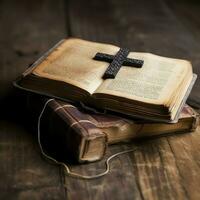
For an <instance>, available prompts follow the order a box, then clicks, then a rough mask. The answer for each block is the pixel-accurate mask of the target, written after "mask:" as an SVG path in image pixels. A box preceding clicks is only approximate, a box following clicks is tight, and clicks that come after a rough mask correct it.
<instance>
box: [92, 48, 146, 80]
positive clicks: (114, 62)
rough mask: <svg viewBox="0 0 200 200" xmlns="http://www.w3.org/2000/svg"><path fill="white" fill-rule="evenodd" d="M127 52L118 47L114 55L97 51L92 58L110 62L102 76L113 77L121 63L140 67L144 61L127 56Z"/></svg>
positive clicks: (104, 77) (105, 77)
mask: <svg viewBox="0 0 200 200" xmlns="http://www.w3.org/2000/svg"><path fill="white" fill-rule="evenodd" d="M128 54H129V50H128V49H123V48H120V49H119V51H118V52H117V54H116V55H114V56H113V55H110V54H105V53H97V54H96V55H95V57H94V58H93V59H94V60H99V61H105V62H109V63H110V65H109V66H108V68H107V69H106V71H105V73H104V75H103V77H102V78H103V79H107V78H115V76H116V75H117V73H118V71H119V70H120V68H121V66H122V65H125V66H131V67H137V68H141V67H142V65H143V63H144V61H143V60H138V59H132V58H127V56H128Z"/></svg>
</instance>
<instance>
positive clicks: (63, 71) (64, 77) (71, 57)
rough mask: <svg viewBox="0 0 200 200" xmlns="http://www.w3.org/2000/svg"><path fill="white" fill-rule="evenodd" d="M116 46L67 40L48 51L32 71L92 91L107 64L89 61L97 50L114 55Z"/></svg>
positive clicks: (100, 78) (98, 83)
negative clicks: (52, 50)
mask: <svg viewBox="0 0 200 200" xmlns="http://www.w3.org/2000/svg"><path fill="white" fill-rule="evenodd" d="M118 50H119V48H118V47H116V46H113V45H108V44H101V43H95V42H88V41H84V40H80V39H68V40H66V41H65V42H64V43H62V44H61V45H60V46H59V47H58V48H57V49H56V51H54V52H53V53H51V54H50V56H49V57H47V59H45V60H44V61H43V62H42V63H41V64H40V65H39V66H37V68H36V69H35V70H34V71H33V73H34V74H36V75H38V76H41V77H45V78H49V79H53V80H60V81H64V82H66V83H70V84H72V85H75V86H77V87H80V88H82V89H84V90H86V91H88V92H89V93H91V94H92V93H93V92H94V91H95V90H96V89H97V87H98V86H99V85H100V84H101V83H102V82H103V79H102V76H103V74H104V72H105V70H106V69H107V67H108V65H109V63H106V62H100V61H95V60H93V57H94V56H95V54H96V53H97V52H102V53H108V54H113V55H115V54H116V53H117V51H118Z"/></svg>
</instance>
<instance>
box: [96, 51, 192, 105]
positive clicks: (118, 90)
mask: <svg viewBox="0 0 200 200" xmlns="http://www.w3.org/2000/svg"><path fill="white" fill-rule="evenodd" d="M129 57H131V58H136V59H142V60H144V65H143V67H142V68H133V67H127V66H123V67H122V68H121V69H120V71H119V72H118V74H117V76H116V77H115V79H107V80H105V81H104V83H103V84H102V85H101V86H100V87H99V88H98V89H97V90H96V91H95V93H102V94H109V95H114V96H120V97H125V98H128V99H134V100H138V101H142V102H146V103H152V104H164V103H165V102H168V100H169V99H168V98H170V97H171V95H172V93H173V92H174V91H175V90H176V89H177V88H178V86H179V85H180V83H181V81H182V80H183V78H184V76H185V75H186V73H187V71H188V69H189V68H190V63H189V62H187V61H184V60H178V59H171V58H165V57H161V56H157V55H153V54H149V53H133V52H132V53H130V54H129Z"/></svg>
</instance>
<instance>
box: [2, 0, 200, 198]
mask: <svg viewBox="0 0 200 200" xmlns="http://www.w3.org/2000/svg"><path fill="white" fill-rule="evenodd" d="M199 10H200V4H199V3H198V1H194V0H193V1H181V0H180V1H176V2H174V1H172V0H163V1H162V0H151V1H145V0H123V1H122V0H90V1H85V0H81V1H78V0H66V1H64V0H57V1H56V0H34V1H17V0H13V1H6V0H1V1H0V24H1V31H0V35H1V37H0V55H1V59H0V81H1V85H0V101H1V108H2V111H1V118H0V199H9V200H10V199H11V200H12V199H15V200H16V199H20V200H21V199H30V200H31V199H45V200H47V199H56V200H57V199H78V200H79V199H81V200H84V199H87V200H89V199H91V200H93V199H101V200H102V199H115V200H118V199H119V200H121V199H126V200H128V199H138V200H139V199H162V200H163V199H181V200H182V199H197V200H198V199H200V190H199V184H200V129H198V130H197V131H196V132H194V133H188V134H181V135H173V136H168V137H161V138H156V139H151V140H145V141H140V142H135V143H134V142H133V143H131V144H120V145H113V146H110V147H109V148H108V151H107V154H106V156H105V159H106V158H107V157H108V156H109V155H111V154H113V153H115V152H118V151H121V150H125V149H128V148H131V147H135V146H138V147H139V150H137V151H135V152H132V153H128V154H124V155H121V156H119V157H118V158H116V159H115V160H113V162H112V163H111V172H110V173H109V174H108V175H107V176H105V177H103V178H99V179H96V180H88V181H85V180H78V179H74V178H71V177H68V176H66V175H65V173H64V169H63V168H62V167H58V166H55V165H52V164H50V163H48V162H47V161H46V160H44V159H43V158H42V157H41V154H40V151H39V148H38V144H37V141H36V133H35V134H34V133H33V132H30V130H29V128H28V127H27V126H25V123H26V122H25V119H24V116H25V111H24V105H23V101H22V100H20V97H19V95H18V93H17V92H16V91H15V90H13V88H12V84H11V81H12V80H14V79H15V78H16V77H17V76H18V75H20V74H21V73H22V72H23V71H24V70H25V69H26V67H27V66H28V64H29V63H31V62H33V61H34V60H35V59H37V58H38V57H39V56H40V55H42V53H44V52H45V51H46V50H48V49H49V48H50V47H51V46H52V45H53V44H55V43H56V42H57V41H58V40H60V39H61V38H64V37H71V36H72V37H80V38H84V39H88V40H93V41H101V42H111V43H114V44H117V45H119V46H125V47H128V48H130V49H132V50H136V51H148V52H152V53H156V54H160V55H164V56H170V57H180V58H186V59H190V60H191V61H192V63H193V65H194V69H195V72H196V73H198V74H200V73H199V72H200V67H199V66H200V45H199V42H200V36H199V33H200V12H199ZM198 67H199V68H198ZM199 85H200V81H198V82H197V84H196V86H195V88H194V90H193V93H192V96H191V98H190V100H191V102H192V103H193V104H195V103H198V102H199V101H200V100H199V99H200V92H198V87H199ZM25 118H28V117H27V116H25ZM104 161H105V160H103V161H100V162H96V163H92V164H89V165H88V164H87V165H75V166H72V170H73V171H76V172H80V173H90V174H95V173H98V172H100V171H102V170H103V169H104V167H105V166H104Z"/></svg>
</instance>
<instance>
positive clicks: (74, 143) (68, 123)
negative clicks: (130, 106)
mask: <svg viewBox="0 0 200 200" xmlns="http://www.w3.org/2000/svg"><path fill="white" fill-rule="evenodd" d="M36 99H37V100H36ZM42 100H43V101H44V98H43V99H42ZM36 105H37V106H36ZM38 105H40V106H39V107H40V108H39V107H38ZM43 105H44V102H41V99H38V98H35V99H34V98H33V97H31V98H29V107H30V108H31V110H34V111H36V110H37V109H38V108H39V110H42V106H43ZM34 106H35V108H34ZM36 107H37V109H36ZM198 121H199V117H198V114H197V113H196V112H195V111H194V110H193V109H192V108H191V107H190V106H188V105H185V106H184V108H183V110H182V112H181V114H180V118H179V120H178V122H177V123H175V124H167V123H157V122H154V123H152V122H148V121H144V120H132V119H131V120H130V119H126V118H123V117H120V116H115V115H108V114H94V113H90V114H89V113H88V112H86V111H83V110H80V109H78V108H77V107H75V106H74V105H71V104H69V103H66V102H63V101H59V100H54V99H53V100H51V101H50V102H49V103H48V105H47V107H46V109H45V111H44V113H43V116H42V118H41V139H42V144H43V145H44V147H45V146H48V148H49V147H50V149H51V151H56V152H61V153H62V154H63V155H65V154H66V155H70V156H71V157H72V158H74V159H75V160H76V161H78V162H85V161H88V162H91V161H96V160H99V159H101V158H102V157H103V155H104V154H105V151H106V147H107V145H109V144H114V143H118V142H122V141H126V140H131V139H135V138H142V137H152V136H158V135H164V134H171V133H183V132H190V131H194V130H195V129H196V127H197V125H198Z"/></svg>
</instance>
